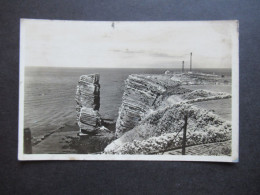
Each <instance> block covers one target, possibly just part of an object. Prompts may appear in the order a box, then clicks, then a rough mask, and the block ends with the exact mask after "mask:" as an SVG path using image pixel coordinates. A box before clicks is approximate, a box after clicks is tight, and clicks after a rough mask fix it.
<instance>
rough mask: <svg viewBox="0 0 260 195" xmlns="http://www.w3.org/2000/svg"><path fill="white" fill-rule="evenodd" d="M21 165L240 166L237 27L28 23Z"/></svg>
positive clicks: (233, 23) (228, 23)
mask: <svg viewBox="0 0 260 195" xmlns="http://www.w3.org/2000/svg"><path fill="white" fill-rule="evenodd" d="M18 132H19V135H18V136H19V138H18V141H19V143H18V160H21V161H28V160H29V161H30V160H130V161H140V160H141V161H209V162H210V161H211V162H231V163H236V162H238V161H239V155H238V154H239V22H238V21H237V20H218V21H214V20H213V21H75V20H74V21H73V20H45V19H20V82H19V128H18Z"/></svg>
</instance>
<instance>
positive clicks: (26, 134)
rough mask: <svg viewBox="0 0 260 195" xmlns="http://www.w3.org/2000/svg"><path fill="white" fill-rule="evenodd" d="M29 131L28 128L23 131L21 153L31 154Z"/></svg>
mask: <svg viewBox="0 0 260 195" xmlns="http://www.w3.org/2000/svg"><path fill="white" fill-rule="evenodd" d="M31 138H32V137H31V130H30V129H29V128H25V129H24V137H23V142H24V143H23V144H24V147H23V153H24V154H31V153H32V143H31Z"/></svg>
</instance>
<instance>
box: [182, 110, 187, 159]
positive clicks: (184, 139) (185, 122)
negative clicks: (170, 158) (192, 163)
mask: <svg viewBox="0 0 260 195" xmlns="http://www.w3.org/2000/svg"><path fill="white" fill-rule="evenodd" d="M187 122H188V116H187V114H185V116H184V126H183V139H182V155H185V147H186V133H187V124H188V123H187Z"/></svg>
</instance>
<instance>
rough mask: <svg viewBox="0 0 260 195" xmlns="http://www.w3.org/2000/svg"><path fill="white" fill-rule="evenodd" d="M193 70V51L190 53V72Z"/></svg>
mask: <svg viewBox="0 0 260 195" xmlns="http://www.w3.org/2000/svg"><path fill="white" fill-rule="evenodd" d="M191 71H192V52H191V53H190V72H191Z"/></svg>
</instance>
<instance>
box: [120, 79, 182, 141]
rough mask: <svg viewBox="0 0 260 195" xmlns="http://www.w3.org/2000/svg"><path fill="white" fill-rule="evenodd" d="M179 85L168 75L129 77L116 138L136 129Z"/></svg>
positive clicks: (126, 82)
mask: <svg viewBox="0 0 260 195" xmlns="http://www.w3.org/2000/svg"><path fill="white" fill-rule="evenodd" d="M178 85H179V83H178V82H175V81H172V80H171V79H169V78H168V76H166V75H129V77H128V78H127V80H126V81H125V92H124V94H123V98H122V105H121V107H120V109H119V116H118V119H117V122H116V136H117V137H120V136H121V135H123V134H124V133H125V132H127V131H129V130H131V129H132V128H134V127H135V126H136V125H137V124H138V123H139V122H140V121H141V120H142V117H143V116H144V115H145V114H147V113H148V112H149V111H150V110H151V109H153V108H155V107H157V106H158V102H161V100H162V99H163V98H164V95H165V93H166V92H169V91H173V90H174V89H175V88H176V87H177V86H178ZM169 87H170V88H171V89H169Z"/></svg>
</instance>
